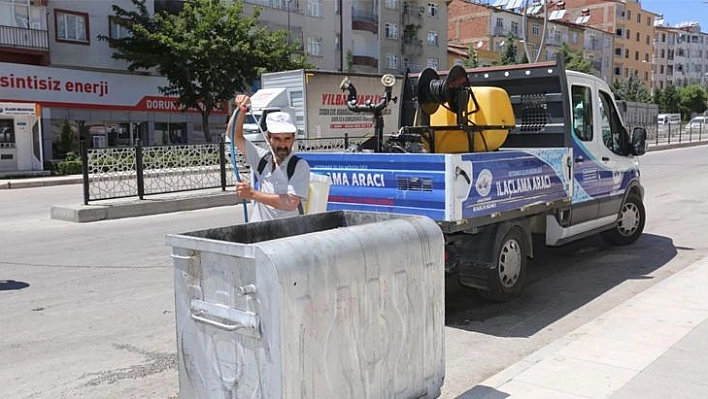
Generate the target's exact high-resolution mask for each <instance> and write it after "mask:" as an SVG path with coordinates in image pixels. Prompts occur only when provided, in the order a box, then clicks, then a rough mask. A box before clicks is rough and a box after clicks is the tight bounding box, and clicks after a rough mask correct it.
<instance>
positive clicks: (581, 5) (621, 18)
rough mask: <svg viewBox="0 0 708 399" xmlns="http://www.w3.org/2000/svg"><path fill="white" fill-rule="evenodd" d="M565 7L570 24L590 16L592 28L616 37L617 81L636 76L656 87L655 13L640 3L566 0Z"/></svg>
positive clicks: (604, 0) (614, 58)
mask: <svg viewBox="0 0 708 399" xmlns="http://www.w3.org/2000/svg"><path fill="white" fill-rule="evenodd" d="M564 4H565V8H566V9H567V10H568V12H567V17H566V18H567V19H568V20H569V21H576V20H578V19H580V18H581V17H583V16H589V17H590V18H589V19H590V20H589V21H588V22H586V24H587V25H588V26H592V27H594V28H597V29H600V30H603V31H605V32H608V33H613V34H614V39H615V40H614V56H613V67H612V69H613V73H612V79H613V80H614V79H620V78H621V79H624V78H627V77H629V75H630V74H636V75H637V77H638V78H639V79H640V80H641V81H642V82H644V84H645V85H646V86H647V87H648V88H651V87H652V62H651V61H652V59H653V57H654V44H653V38H654V21H655V18H656V14H655V13H653V12H651V11H647V10H644V9H642V8H641V3H640V0H564Z"/></svg>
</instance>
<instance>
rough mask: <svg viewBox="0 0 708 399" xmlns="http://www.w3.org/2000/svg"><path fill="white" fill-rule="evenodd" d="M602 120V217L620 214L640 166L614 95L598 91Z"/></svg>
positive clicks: (599, 196)
mask: <svg viewBox="0 0 708 399" xmlns="http://www.w3.org/2000/svg"><path fill="white" fill-rule="evenodd" d="M598 97H599V99H598V106H599V112H598V119H599V126H600V130H601V132H602V137H601V139H602V145H601V146H598V157H599V161H600V188H601V191H600V193H599V195H598V199H599V217H604V216H610V215H613V214H617V213H618V212H619V209H620V207H621V206H622V201H623V199H624V192H625V190H626V188H627V186H628V185H629V183H630V181H631V178H632V173H634V171H635V170H636V169H637V166H636V164H635V163H634V157H633V156H631V155H629V135H628V133H627V130H626V128H625V127H624V125H623V124H622V120H621V118H620V116H619V112H618V111H617V108H616V107H615V104H614V101H613V100H612V95H611V94H610V93H608V92H606V91H604V90H602V89H600V90H598Z"/></svg>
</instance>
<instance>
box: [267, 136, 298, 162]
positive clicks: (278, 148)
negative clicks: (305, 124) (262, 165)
mask: <svg viewBox="0 0 708 399" xmlns="http://www.w3.org/2000/svg"><path fill="white" fill-rule="evenodd" d="M268 141H269V142H270V147H271V148H272V149H273V152H274V153H275V156H276V157H278V161H283V160H284V159H285V158H287V156H288V155H290V152H291V151H292V150H293V143H295V133H269V134H268Z"/></svg>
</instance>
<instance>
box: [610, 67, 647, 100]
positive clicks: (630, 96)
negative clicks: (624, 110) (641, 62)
mask: <svg viewBox="0 0 708 399" xmlns="http://www.w3.org/2000/svg"><path fill="white" fill-rule="evenodd" d="M612 91H613V92H614V93H615V96H617V97H619V98H620V99H622V100H625V101H635V102H639V103H650V102H651V94H650V93H649V90H648V89H647V87H646V86H645V85H644V83H642V81H641V80H639V77H638V76H637V74H636V73H633V74H630V75H629V77H628V78H627V79H623V80H619V79H617V80H615V81H614V82H613V83H612Z"/></svg>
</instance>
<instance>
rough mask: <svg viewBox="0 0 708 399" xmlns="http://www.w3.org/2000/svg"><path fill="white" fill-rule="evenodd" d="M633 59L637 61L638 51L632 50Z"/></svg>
mask: <svg viewBox="0 0 708 399" xmlns="http://www.w3.org/2000/svg"><path fill="white" fill-rule="evenodd" d="M634 60H635V61H639V51H635V52H634Z"/></svg>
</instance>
